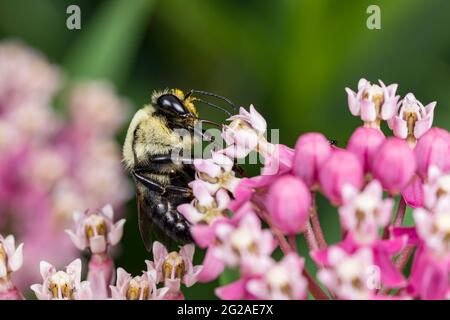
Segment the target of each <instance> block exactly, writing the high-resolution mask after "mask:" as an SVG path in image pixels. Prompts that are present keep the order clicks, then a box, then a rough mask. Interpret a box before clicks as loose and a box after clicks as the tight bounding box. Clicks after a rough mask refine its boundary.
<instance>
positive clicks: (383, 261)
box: [374, 249, 406, 287]
mask: <svg viewBox="0 0 450 320" xmlns="http://www.w3.org/2000/svg"><path fill="white" fill-rule="evenodd" d="M374 262H375V264H376V265H378V267H379V268H380V270H381V282H383V283H384V284H385V285H386V286H388V287H402V286H404V285H405V284H406V282H405V279H404V277H403V275H402V274H401V272H400V271H399V270H398V269H397V268H396V266H395V265H394V264H393V263H392V260H391V258H390V257H389V256H388V255H387V254H386V253H385V252H383V251H380V250H376V249H375V250H374Z"/></svg>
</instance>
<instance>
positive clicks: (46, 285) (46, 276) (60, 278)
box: [31, 259, 92, 300]
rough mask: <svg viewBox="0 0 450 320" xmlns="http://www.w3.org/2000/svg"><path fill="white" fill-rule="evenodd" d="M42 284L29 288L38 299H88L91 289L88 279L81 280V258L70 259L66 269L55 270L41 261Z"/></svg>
mask: <svg viewBox="0 0 450 320" xmlns="http://www.w3.org/2000/svg"><path fill="white" fill-rule="evenodd" d="M40 271H41V276H42V280H43V284H33V285H32V286H31V289H32V290H33V291H34V293H35V294H36V297H37V298H38V299H39V300H90V299H92V291H91V287H90V284H89V282H88V281H81V260H80V259H76V260H74V261H72V262H71V263H70V264H69V265H68V266H67V267H66V271H57V270H56V268H55V267H54V266H52V265H51V264H49V263H48V262H45V261H41V264H40Z"/></svg>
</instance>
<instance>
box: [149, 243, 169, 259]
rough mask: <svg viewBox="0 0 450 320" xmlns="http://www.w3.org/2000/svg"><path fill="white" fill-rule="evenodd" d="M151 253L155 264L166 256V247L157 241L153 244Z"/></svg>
mask: <svg viewBox="0 0 450 320" xmlns="http://www.w3.org/2000/svg"><path fill="white" fill-rule="evenodd" d="M152 251H153V260H154V261H155V263H157V261H162V260H164V259H165V258H166V256H167V254H168V252H167V249H166V247H165V246H164V245H163V244H162V243H160V242H158V241H155V242H153V250H152Z"/></svg>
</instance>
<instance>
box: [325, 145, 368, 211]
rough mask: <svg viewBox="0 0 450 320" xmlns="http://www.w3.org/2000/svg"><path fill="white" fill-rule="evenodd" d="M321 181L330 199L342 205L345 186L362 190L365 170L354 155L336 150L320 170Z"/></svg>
mask: <svg viewBox="0 0 450 320" xmlns="http://www.w3.org/2000/svg"><path fill="white" fill-rule="evenodd" d="M319 181H320V186H321V188H322V191H323V192H324V194H325V195H326V196H327V197H328V199H330V200H331V202H333V203H334V204H341V203H342V190H343V187H344V185H346V184H350V185H352V186H353V187H355V188H357V189H360V188H361V186H362V183H363V168H362V165H361V163H360V162H359V160H358V158H357V157H356V156H355V155H354V154H353V153H351V152H349V151H346V150H341V149H335V150H333V152H331V155H330V156H329V157H328V159H327V160H326V161H325V162H324V163H323V165H322V167H321V168H320V173H319Z"/></svg>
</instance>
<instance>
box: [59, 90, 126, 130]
mask: <svg viewBox="0 0 450 320" xmlns="http://www.w3.org/2000/svg"><path fill="white" fill-rule="evenodd" d="M68 103H69V109H70V112H71V115H72V118H73V121H74V125H75V127H76V129H77V130H81V131H82V132H87V133H89V134H93V135H99V136H111V135H113V134H114V133H115V132H116V131H117V130H118V129H120V127H121V126H122V125H123V124H124V122H125V121H126V119H127V116H128V113H129V109H130V106H129V104H128V102H126V101H125V100H124V99H122V98H120V97H118V96H117V94H116V92H115V90H114V87H113V86H112V85H111V84H110V83H108V82H102V81H89V82H81V83H77V84H76V85H75V86H74V87H73V88H72V89H71V92H70V96H69V101H68Z"/></svg>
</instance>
